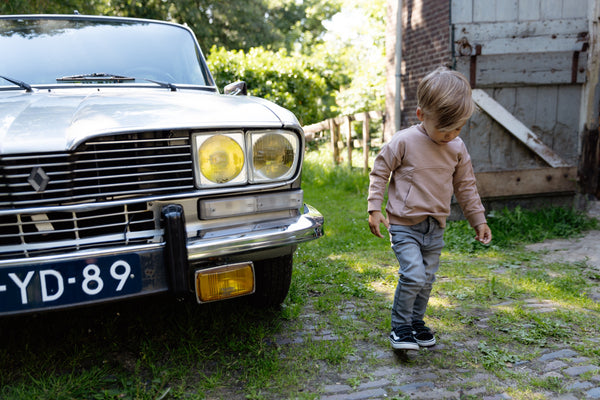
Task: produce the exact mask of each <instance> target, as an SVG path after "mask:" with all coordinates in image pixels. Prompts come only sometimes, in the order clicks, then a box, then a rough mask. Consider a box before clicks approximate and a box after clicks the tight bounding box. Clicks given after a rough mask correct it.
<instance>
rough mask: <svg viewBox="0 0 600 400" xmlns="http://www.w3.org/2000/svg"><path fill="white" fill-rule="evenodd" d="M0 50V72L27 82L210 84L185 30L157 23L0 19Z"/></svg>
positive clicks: (189, 35)
mask: <svg viewBox="0 0 600 400" xmlns="http://www.w3.org/2000/svg"><path fill="white" fill-rule="evenodd" d="M0 54H2V55H3V56H2V61H1V62H0V76H5V77H8V78H12V79H15V80H18V81H20V82H25V83H26V84H29V85H48V84H51V85H55V84H57V83H58V84H69V83H74V82H81V81H87V82H90V80H94V81H102V82H105V83H106V82H109V83H118V82H131V81H132V80H131V79H129V80H127V79H125V80H123V79H122V80H118V79H110V77H121V78H122V77H133V78H135V82H138V83H147V81H145V80H146V79H148V80H156V81H160V82H168V83H172V84H181V85H202V86H212V81H211V78H210V75H209V73H208V70H207V68H206V66H205V63H204V60H203V57H202V54H201V52H200V49H199V48H198V45H197V42H196V40H195V38H194V37H193V35H192V34H191V33H190V31H188V30H187V29H184V28H182V27H179V26H176V25H171V24H165V23H159V22H156V23H154V22H152V21H142V20H130V21H124V20H116V19H93V18H79V19H78V18H68V17H65V18H63V19H61V18H45V17H36V18H18V19H17V18H15V19H3V18H0ZM81 77H87V78H88V79H87V80H83V79H77V78H81ZM90 77H91V78H92V79H90ZM61 78H62V79H61ZM65 78H66V79H65ZM94 78H95V79H94ZM57 79H58V80H57ZM0 86H13V87H14V82H12V83H11V82H9V81H7V80H5V79H2V78H0Z"/></svg>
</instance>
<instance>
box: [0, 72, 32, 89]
mask: <svg viewBox="0 0 600 400" xmlns="http://www.w3.org/2000/svg"><path fill="white" fill-rule="evenodd" d="M0 78H2V79H4V80H5V81H9V82H10V83H12V84H15V85H17V86H18V87H20V88H21V89H25V91H26V92H33V88H32V87H31V85H29V84H28V83H25V82H23V81H20V80H18V79H12V78H9V77H6V76H2V75H0Z"/></svg>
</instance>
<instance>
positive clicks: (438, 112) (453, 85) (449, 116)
mask: <svg viewBox="0 0 600 400" xmlns="http://www.w3.org/2000/svg"><path fill="white" fill-rule="evenodd" d="M417 106H418V107H420V108H421V111H422V112H423V114H424V115H425V116H427V117H428V118H431V119H432V121H435V125H436V128H437V129H438V130H440V131H443V132H444V131H452V130H455V129H458V128H460V127H462V126H463V125H464V124H465V123H466V122H467V120H468V119H469V118H470V117H471V114H473V111H475V103H473V99H472V97H471V85H470V84H469V81H467V79H466V78H465V77H464V75H462V74H461V73H459V72H456V71H453V70H451V69H448V68H446V67H439V68H437V69H436V70H434V71H432V72H430V73H429V74H427V75H426V76H425V78H423V79H422V80H421V82H419V86H418V88H417Z"/></svg>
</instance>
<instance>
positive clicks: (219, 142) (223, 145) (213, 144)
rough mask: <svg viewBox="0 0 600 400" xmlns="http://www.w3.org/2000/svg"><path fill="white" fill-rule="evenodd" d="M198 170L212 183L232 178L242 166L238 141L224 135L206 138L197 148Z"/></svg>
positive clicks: (240, 170) (242, 154)
mask: <svg viewBox="0 0 600 400" xmlns="http://www.w3.org/2000/svg"><path fill="white" fill-rule="evenodd" d="M198 159H199V160H200V172H202V175H204V177H206V179H208V180H210V181H211V182H214V183H225V182H229V181H230V180H232V179H234V178H235V177H236V176H238V175H239V174H240V172H242V169H243V168H244V151H243V150H242V147H241V146H240V145H239V143H238V142H236V141H235V140H233V139H232V138H230V137H228V136H225V135H216V136H213V137H210V138H208V139H207V140H205V141H204V143H202V145H201V146H200V148H199V149H198Z"/></svg>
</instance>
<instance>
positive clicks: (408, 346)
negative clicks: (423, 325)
mask: <svg viewBox="0 0 600 400" xmlns="http://www.w3.org/2000/svg"><path fill="white" fill-rule="evenodd" d="M390 343H391V344H392V349H394V350H419V345H418V344H417V343H411V342H396V341H395V340H394V339H392V338H390Z"/></svg>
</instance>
